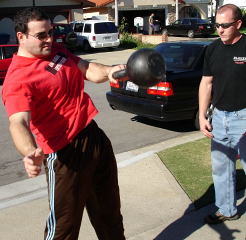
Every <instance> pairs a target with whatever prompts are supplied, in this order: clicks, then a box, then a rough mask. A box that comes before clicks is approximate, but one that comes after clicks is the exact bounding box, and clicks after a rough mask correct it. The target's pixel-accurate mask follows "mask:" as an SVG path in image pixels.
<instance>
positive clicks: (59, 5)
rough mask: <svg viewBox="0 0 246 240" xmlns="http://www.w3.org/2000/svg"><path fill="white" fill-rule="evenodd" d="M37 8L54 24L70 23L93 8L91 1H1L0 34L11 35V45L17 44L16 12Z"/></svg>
mask: <svg viewBox="0 0 246 240" xmlns="http://www.w3.org/2000/svg"><path fill="white" fill-rule="evenodd" d="M32 6H37V7H40V8H43V9H44V10H45V11H46V12H47V13H48V14H49V16H50V17H51V20H52V21H53V22H63V23H68V22H70V21H71V20H75V19H78V18H81V16H82V15H83V8H85V7H93V6H95V4H94V3H92V2H90V1H89V0H52V1H48V0H29V1H20V0H0V33H7V34H9V35H10V41H9V42H10V43H15V42H16V38H15V32H14V22H13V17H14V15H15V14H16V12H17V11H18V10H20V9H22V8H25V7H32Z"/></svg>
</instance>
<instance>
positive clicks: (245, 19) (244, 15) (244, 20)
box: [241, 8, 246, 28]
mask: <svg viewBox="0 0 246 240" xmlns="http://www.w3.org/2000/svg"><path fill="white" fill-rule="evenodd" d="M241 11H242V14H243V19H242V21H243V25H242V26H243V27H245V28H246V9H245V8H241Z"/></svg>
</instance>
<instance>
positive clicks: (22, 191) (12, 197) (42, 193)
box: [0, 132, 204, 209]
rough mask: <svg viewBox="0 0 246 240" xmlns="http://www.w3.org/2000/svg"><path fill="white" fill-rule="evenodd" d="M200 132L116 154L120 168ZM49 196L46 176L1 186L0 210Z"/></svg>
mask: <svg viewBox="0 0 246 240" xmlns="http://www.w3.org/2000/svg"><path fill="white" fill-rule="evenodd" d="M203 137H204V136H203V135H202V134H201V133H200V132H195V133H191V134H186V135H184V136H179V137H176V138H171V139H168V140H165V141H163V142H160V143H156V144H152V145H149V146H145V147H142V148H138V149H135V150H131V151H128V152H124V153H120V154H116V160H117V166H118V168H119V169H120V168H125V167H127V166H129V165H132V164H134V163H136V162H139V161H141V160H143V159H146V158H148V157H151V156H152V155H153V154H155V153H157V152H159V151H162V150H165V149H167V148H171V147H174V146H177V145H180V144H184V143H187V142H191V141H195V140H198V139H201V138H203ZM157 157H158V156H157ZM46 196H47V183H46V176H45V174H43V175H40V176H38V177H35V178H29V179H25V180H22V181H19V182H15V183H11V184H7V185H4V186H0V209H4V208H8V207H11V206H15V205H17V204H20V203H24V202H27V201H31V200H34V199H39V198H42V197H46Z"/></svg>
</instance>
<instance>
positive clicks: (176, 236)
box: [154, 192, 246, 240]
mask: <svg viewBox="0 0 246 240" xmlns="http://www.w3.org/2000/svg"><path fill="white" fill-rule="evenodd" d="M242 195H243V196H244V192H240V193H238V198H241V197H242ZM192 208H193V204H191V205H189V207H188V208H187V209H186V210H185V212H184V215H183V216H182V217H180V218H179V219H177V220H176V221H174V222H173V223H171V224H169V225H168V226H167V227H166V228H165V229H164V230H163V231H162V232H161V233H160V234H159V235H158V236H156V237H155V238H154V240H183V239H186V238H187V237H189V236H190V235H191V234H192V233H194V232H196V231H197V230H199V229H200V228H201V227H203V226H204V225H205V223H204V220H203V219H204V217H205V216H207V215H208V214H209V213H211V212H214V211H216V208H215V206H213V205H209V206H206V207H204V208H200V209H198V210H195V211H192V210H191V209H192ZM238 212H239V214H240V215H242V214H244V213H245V212H246V199H244V201H243V202H242V203H241V204H240V205H238ZM241 225H242V224H241ZM209 226H210V227H211V228H212V230H214V231H215V232H217V233H218V234H219V236H220V238H219V239H221V240H233V239H236V238H235V237H234V236H233V234H234V233H235V232H240V231H241V230H238V229H229V228H228V227H227V226H226V225H225V224H224V223H221V224H217V225H209ZM201 239H204V237H202V236H201ZM208 240H209V239H208Z"/></svg>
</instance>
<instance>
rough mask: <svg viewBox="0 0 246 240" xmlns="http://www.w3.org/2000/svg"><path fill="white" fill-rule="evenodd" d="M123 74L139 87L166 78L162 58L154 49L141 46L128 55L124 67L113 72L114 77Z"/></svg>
mask: <svg viewBox="0 0 246 240" xmlns="http://www.w3.org/2000/svg"><path fill="white" fill-rule="evenodd" d="M125 76H127V77H128V78H129V80H130V81H131V82H133V83H135V84H137V85H138V86H140V87H151V86H154V85H156V84H157V83H159V82H161V81H162V80H164V79H165V78H166V70H165V62H164V59H163V57H162V56H161V54H159V53H158V52H157V51H155V50H154V49H151V48H142V49H140V50H138V51H136V52H134V53H133V54H132V55H131V56H130V58H129V59H128V61H127V64H126V69H124V70H121V71H117V72H114V73H113V77H114V78H116V79H120V78H122V77H125Z"/></svg>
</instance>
